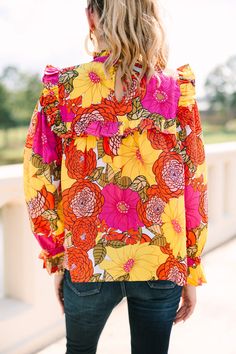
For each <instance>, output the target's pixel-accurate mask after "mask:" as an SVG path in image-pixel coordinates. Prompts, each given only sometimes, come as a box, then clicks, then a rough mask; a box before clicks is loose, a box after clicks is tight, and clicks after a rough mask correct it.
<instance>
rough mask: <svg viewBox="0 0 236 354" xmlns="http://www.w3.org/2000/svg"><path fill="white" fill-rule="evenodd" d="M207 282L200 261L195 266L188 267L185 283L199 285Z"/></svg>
mask: <svg viewBox="0 0 236 354" xmlns="http://www.w3.org/2000/svg"><path fill="white" fill-rule="evenodd" d="M203 283H207V280H206V277H205V271H204V268H203V265H202V264H201V263H200V264H198V265H197V266H196V267H188V276H187V284H189V285H193V286H199V285H202V284H203Z"/></svg>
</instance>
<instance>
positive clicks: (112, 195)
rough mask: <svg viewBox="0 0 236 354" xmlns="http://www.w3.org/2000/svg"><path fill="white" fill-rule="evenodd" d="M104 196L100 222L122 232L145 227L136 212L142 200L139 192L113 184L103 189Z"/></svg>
mask: <svg viewBox="0 0 236 354" xmlns="http://www.w3.org/2000/svg"><path fill="white" fill-rule="evenodd" d="M102 194H103V196H104V199H105V202H104V205H103V208H102V212H101V213H100V215H99V218H100V220H105V221H106V223H107V225H108V226H109V227H113V228H115V229H119V230H121V231H127V230H129V229H134V230H137V229H138V227H140V226H143V223H142V222H141V221H140V219H139V218H138V214H137V211H136V206H137V203H138V201H139V199H140V198H139V195H138V193H137V192H135V191H132V190H131V189H121V188H120V187H118V186H117V185H115V184H112V183H111V184H108V185H107V186H105V187H104V188H103V190H102Z"/></svg>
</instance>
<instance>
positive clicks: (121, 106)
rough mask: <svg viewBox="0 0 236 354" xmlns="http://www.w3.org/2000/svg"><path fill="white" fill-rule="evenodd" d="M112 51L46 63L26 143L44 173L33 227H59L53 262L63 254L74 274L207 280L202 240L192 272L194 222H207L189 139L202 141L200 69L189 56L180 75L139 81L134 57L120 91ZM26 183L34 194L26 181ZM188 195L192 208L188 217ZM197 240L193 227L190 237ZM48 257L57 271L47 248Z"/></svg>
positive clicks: (200, 165)
mask: <svg viewBox="0 0 236 354" xmlns="http://www.w3.org/2000/svg"><path fill="white" fill-rule="evenodd" d="M108 56H109V51H106V50H102V51H100V52H96V53H94V57H93V60H92V61H91V62H88V63H83V64H80V65H76V66H73V67H69V68H63V69H60V70H59V69H57V68H55V67H53V66H47V67H46V69H45V72H44V76H43V83H44V89H43V91H42V94H41V96H40V99H39V103H40V105H39V106H38V107H36V110H35V114H34V115H33V116H34V117H35V119H33V120H32V122H33V124H32V129H30V130H29V135H28V138H27V143H26V147H27V148H28V149H31V160H30V162H29V164H30V165H29V166H30V168H31V169H32V172H34V183H36V179H37V180H38V182H37V183H38V185H40V183H41V186H40V189H39V190H37V195H35V191H34V192H33V195H31V197H32V198H31V202H30V203H29V209H30V208H31V206H32V205H33V206H35V204H39V205H40V209H39V210H38V212H37V215H35V212H34V215H31V217H32V221H33V228H34V232H35V233H36V234H37V233H38V232H42V233H45V234H46V233H47V232H48V231H47V230H52V231H53V234H52V235H54V236H52V239H51V241H49V238H48V239H47V247H48V251H49V252H52V249H53V248H55V255H57V256H58V259H59V261H58V260H57V262H56V266H57V267H58V266H59V265H61V266H62V262H63V267H64V268H67V269H68V270H70V273H71V279H72V281H76V282H84V281H86V282H89V281H94V280H95V279H96V280H103V281H117V280H122V279H124V280H127V281H134V280H155V279H169V280H172V281H174V282H176V283H177V284H179V285H184V284H185V283H186V282H187V276H189V281H190V282H191V281H192V282H195V283H196V282H204V281H205V278H204V276H203V275H200V274H201V270H200V269H201V268H200V265H198V263H197V262H198V260H199V258H198V255H197V253H196V252H197V248H196V252H195V254H194V253H193V256H194V257H192V262H193V265H194V267H193V268H192V269H193V271H192V274H191V273H190V274H188V273H187V248H186V237H187V231H188V229H189V225H190V226H191V228H193V227H194V230H195V228H196V227H197V228H198V229H197V230H199V231H198V232H203V234H204V225H206V210H205V209H204V205H205V204H206V200H205V198H206V193H205V189H206V188H205V187H206V181H205V180H203V179H201V171H203V170H204V168H205V159H204V158H205V156H204V155H202V154H201V157H198V156H195V155H192V154H195V153H196V151H195V148H194V147H193V150H194V151H193V152H192V147H191V146H190V145H189V143H188V141H189V142H193V141H195V140H193V139H197V140H196V147H197V148H199V147H200V145H201V146H202V141H201V137H199V134H200V132H201V129H200V127H199V126H198V131H196V130H195V128H196V127H195V124H196V125H198V124H199V119H198V115H197V112H196V110H195V109H194V107H195V108H196V102H195V101H194V75H193V73H192V71H191V68H190V66H189V65H188V64H186V65H184V66H182V67H180V68H178V69H177V70H176V75H175V77H172V76H169V75H166V74H165V73H163V72H162V71H158V72H157V71H156V72H155V73H154V75H152V77H151V79H150V81H149V82H148V83H147V81H146V76H144V77H143V78H142V80H141V85H140V90H138V89H137V84H136V77H137V76H138V75H139V72H140V70H141V65H140V63H136V65H135V66H134V68H133V70H134V72H135V74H134V75H133V76H132V78H133V82H132V85H131V86H130V90H129V92H128V93H127V95H124V96H123V97H122V99H117V97H116V87H115V84H116V82H117V81H116V79H115V78H116V75H115V74H116V66H115V65H114V66H112V67H111V69H110V73H111V77H110V78H106V77H105V73H104V69H103V63H104V62H105V60H106V59H107V57H108ZM136 75H137V76H136ZM158 78H159V79H160V82H159V79H158ZM118 89H119V93H118V95H119V96H120V92H121V89H120V87H118ZM189 108H191V110H192V111H191V110H189ZM184 110H188V112H189V117H190V115H191V117H190V120H191V122H188V121H187V118H188V117H187V116H186V114H183V111H184ZM36 126H37V129H36ZM189 129H190V130H189ZM190 133H191V134H190ZM32 141H33V142H32ZM42 143H43V144H42ZM26 153H27V151H26ZM29 166H28V165H27V168H29ZM35 168H36V170H35ZM197 169H198V170H197ZM49 171H50V177H49V176H48V174H49ZM195 172H196V174H195V175H194V173H195ZM28 176H29V175H27V177H28ZM48 177H49V178H48ZM190 178H191V179H192V180H193V182H192V183H190ZM197 182H198V187H197V189H196V187H195V184H196V183H197ZM25 183H26V189H27V191H28V192H29V193H30V194H32V190H31V189H30V188H29V187H28V185H29V184H30V181H29V180H28V181H27V180H26V181H25ZM186 184H190V185H189V187H188V191H189V196H190V197H188V195H187V197H186V195H184V192H186V189H185V185H186ZM192 197H193V198H195V201H196V204H195V209H196V212H195V215H194V216H192V215H191V214H190V216H189V217H187V218H186V215H185V209H186V200H187V201H188V198H192ZM186 198H187V199H186ZM47 200H50V201H51V205H50V206H48V203H47ZM202 203H203V206H202ZM49 211H50V212H49ZM46 213H48V214H47V217H45V214H46ZM196 213H197V214H196ZM45 219H46V221H45ZM192 219H194V220H192ZM186 220H187V225H186ZM201 230H203V231H201ZM192 232H193V231H192ZM202 237H204V236H202ZM38 240H39V242H40V241H42V246H43V247H44V249H47V247H45V245H44V242H45V240H44V239H43V238H42V237H41V238H40V237H38ZM196 243H197V237H195V242H193V244H192V245H191V247H194V245H196ZM64 250H65V252H64ZM41 257H42V258H44V257H45V253H44V252H42V254H41ZM54 259H55V257H54ZM45 266H46V267H47V269H48V271H49V272H51V271H53V270H52V266H53V263H52V262H51V260H50V258H48V257H45ZM197 266H198V268H197V271H196V267H197ZM199 272H200V273H199Z"/></svg>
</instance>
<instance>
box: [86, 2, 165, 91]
mask: <svg viewBox="0 0 236 354" xmlns="http://www.w3.org/2000/svg"><path fill="white" fill-rule="evenodd" d="M87 4H88V8H90V9H91V11H92V12H93V11H94V10H95V11H96V12H97V14H98V17H99V22H98V28H96V30H97V31H98V33H99V36H100V38H102V39H103V41H104V42H105V43H106V46H107V49H108V50H109V51H110V55H109V57H108V58H107V60H106V61H105V62H104V71H105V74H106V75H107V76H109V74H108V73H109V69H110V68H111V67H112V66H113V63H114V62H116V61H118V65H120V70H121V81H122V84H123V85H124V87H125V88H126V89H128V90H129V89H130V87H131V84H132V74H133V75H134V76H135V77H136V79H137V82H138V87H140V81H141V79H142V78H143V76H144V74H146V76H147V80H149V79H150V78H151V76H152V75H153V74H154V72H155V71H159V70H164V69H165V68H166V66H167V60H168V45H167V40H166V34H165V30H164V26H163V23H162V19H161V16H160V10H159V5H158V2H157V0H87ZM137 61H138V62H140V63H141V72H140V73H139V75H138V76H137V75H136V74H135V73H134V72H133V66H134V65H135V63H136V62H137ZM125 80H127V84H128V87H127V85H126V82H125Z"/></svg>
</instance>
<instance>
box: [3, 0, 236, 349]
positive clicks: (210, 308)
mask: <svg viewBox="0 0 236 354" xmlns="http://www.w3.org/2000/svg"><path fill="white" fill-rule="evenodd" d="M86 3H87V2H86V1H85V0H69V1H66V2H65V1H63V0H40V1H39V0H34V1H30V0H21V1H17V0H1V1H0V33H1V51H0V165H1V166H0V333H1V334H0V336H1V335H2V336H3V337H2V338H3V340H1V341H0V353H4V354H7V353H14V354H15V353H16V354H20V353H39V351H40V350H42V349H43V348H45V349H44V350H43V351H40V353H44V354H49V353H56V354H60V353H64V352H65V338H64V336H65V329H64V318H63V316H62V315H61V314H60V309H59V305H58V304H57V303H56V298H55V296H54V293H53V278H52V277H49V276H48V274H46V271H42V269H41V260H38V259H37V257H38V253H39V248H38V245H37V244H36V241H35V240H34V239H33V236H32V235H31V232H30V229H29V223H28V217H27V214H26V208H25V205H24V200H23V181H22V159H23V146H24V143H25V138H26V132H27V129H28V125H29V122H30V118H31V115H32V112H33V109H34V106H35V104H36V101H37V99H38V96H39V94H40V91H41V89H42V84H41V77H42V74H43V71H44V68H45V66H46V65H47V64H51V65H54V66H58V67H67V66H72V65H76V64H79V63H82V62H86V61H90V60H91V57H90V56H89V55H88V54H87V53H86V51H85V49H84V40H85V36H86V35H87V33H88V25H87V19H86V16H85V7H86ZM160 3H161V11H162V14H163V17H164V22H165V27H166V31H167V36H168V41H169V48H170V55H169V63H168V66H169V67H170V68H177V67H179V66H181V65H184V64H186V63H189V64H190V66H191V68H192V69H193V71H194V73H195V76H196V94H197V101H198V106H199V109H200V114H201V118H202V124H203V137H204V141H205V144H206V153H207V163H208V180H209V221H210V222H209V236H208V243H207V246H206V249H205V253H204V256H203V262H204V263H205V268H206V275H207V278H208V284H207V285H204V286H203V287H199V305H198V307H197V310H196V312H195V313H194V315H193V316H192V318H191V319H189V321H187V322H186V323H185V324H180V325H178V326H176V328H174V329H173V332H174V333H173V337H172V340H171V347H170V354H178V353H180V352H181V353H182V354H185V353H187V352H188V351H189V349H190V348H191V352H192V354H194V353H197V352H199V350H200V351H201V353H209V352H211V351H213V350H214V353H215V354H217V353H222V350H224V352H225V353H226V354H236V346H235V344H233V340H234V338H233V337H234V334H233V328H235V325H234V324H233V321H234V317H235V316H234V315H235V314H236V305H235V301H233V298H234V297H235V295H236V285H235V284H236V281H235V280H236V279H235V272H234V270H235V266H236V259H235V256H234V254H233V252H232V249H233V248H234V247H235V245H236V242H235V235H236V222H235V220H236V183H235V175H236V41H234V40H233V36H234V34H235V33H236V23H235V14H236V2H235V0H198V1H197V2H196V1H193V0H178V1H175V0H162V1H160ZM91 49H92V48H91ZM219 280H220V282H219ZM221 289H224V290H221ZM125 306H126V304H125V300H124V302H123V303H122V304H121V305H120V306H119V307H118V308H117V309H116V310H114V313H113V314H112V316H111V319H109V321H110V322H108V323H107V326H106V328H105V330H104V333H103V334H102V338H101V341H100V343H101V344H100V347H99V350H100V351H99V354H101V353H102V354H106V353H111V352H112V353H114V354H116V353H118V352H119V353H120V351H121V350H122V351H123V353H124V354H126V353H127V354H128V353H129V350H130V349H129V328H128V318H126V316H127V313H126V312H127V309H126V307H125ZM122 321H123V326H122V329H121V327H120V323H122ZM117 323H118V324H119V325H118V326H117ZM22 324H23V325H22ZM117 332H121V333H122V334H121V333H117ZM187 334H188V336H187ZM125 336H126V337H125ZM186 336H187V337H186ZM60 338H62V339H60ZM121 338H122V340H121ZM124 338H126V340H125V339H124ZM57 339H58V340H59V342H56V340H57ZM114 341H117V343H118V342H119V343H120V344H119V345H118V346H117V352H115V349H114V347H113V346H114ZM52 343H54V344H52ZM51 344H52V345H51ZM109 345H110V346H109ZM112 348H113V349H112ZM143 354H145V353H143Z"/></svg>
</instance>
